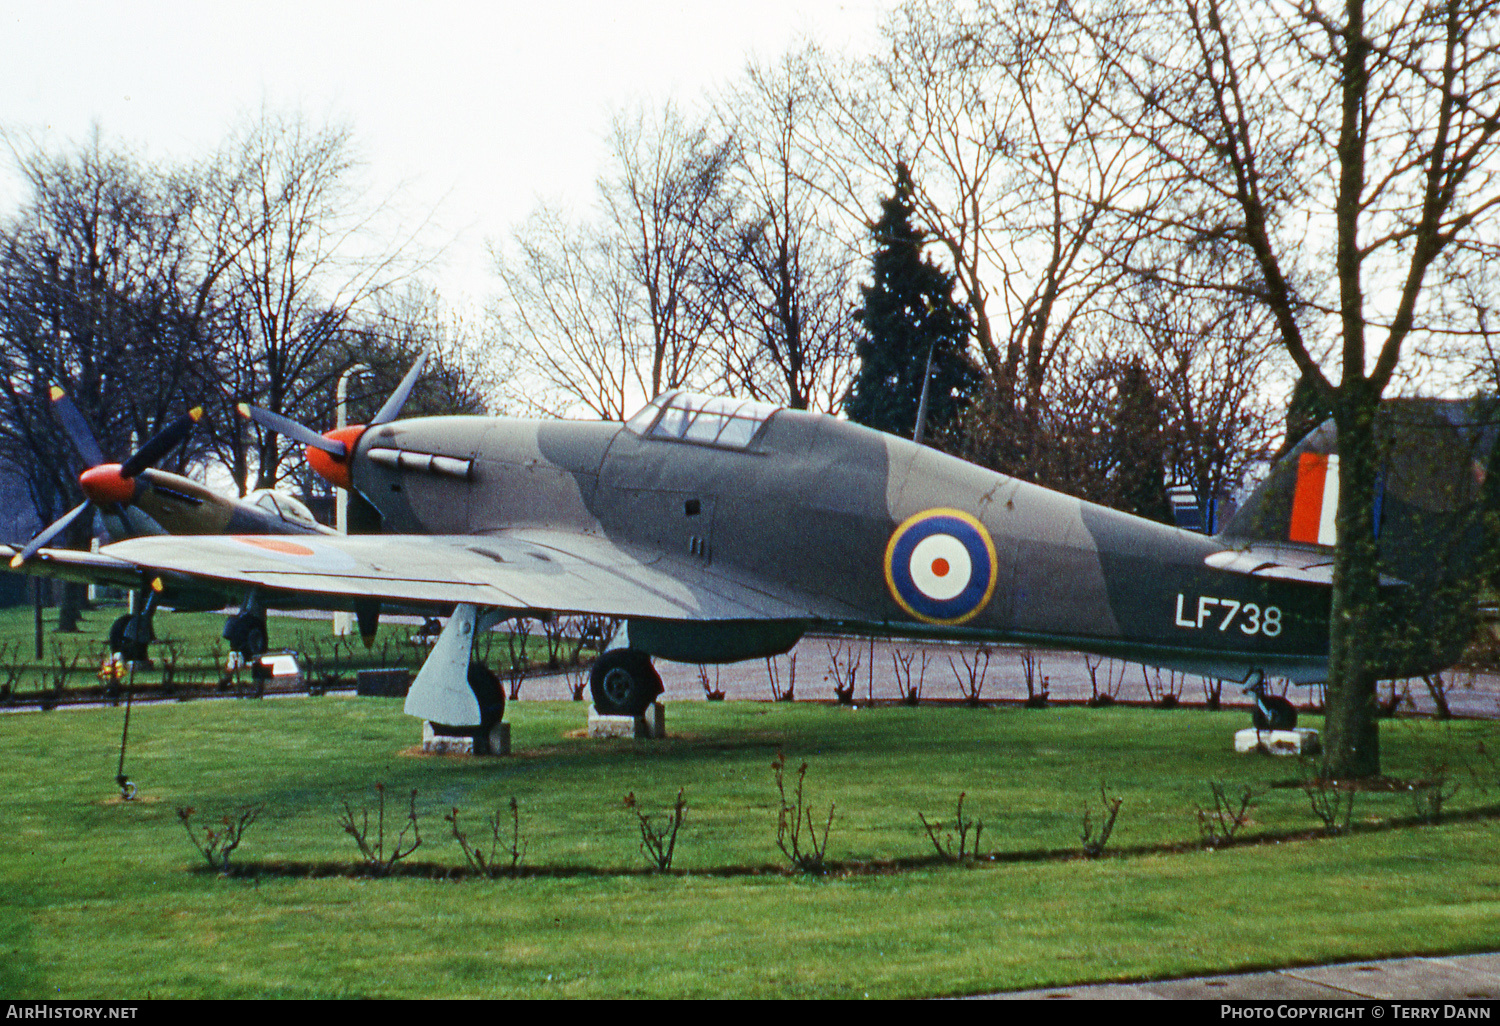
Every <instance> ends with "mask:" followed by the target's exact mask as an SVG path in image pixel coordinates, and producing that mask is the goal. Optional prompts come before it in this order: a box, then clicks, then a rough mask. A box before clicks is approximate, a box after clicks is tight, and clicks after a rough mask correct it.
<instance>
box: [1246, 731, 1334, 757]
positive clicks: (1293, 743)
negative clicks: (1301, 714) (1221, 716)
mask: <svg viewBox="0 0 1500 1026" xmlns="http://www.w3.org/2000/svg"><path fill="white" fill-rule="evenodd" d="M1234 750H1235V751H1236V752H1239V753H1241V754H1244V753H1246V752H1265V753H1267V754H1269V755H1317V754H1318V753H1319V752H1320V751H1322V750H1323V743H1322V741H1321V740H1319V738H1318V732H1317V731H1316V730H1313V729H1311V728H1310V727H1298V728H1297V729H1296V730H1256V729H1255V728H1254V727H1246V728H1245V729H1244V730H1238V731H1235V734H1234Z"/></svg>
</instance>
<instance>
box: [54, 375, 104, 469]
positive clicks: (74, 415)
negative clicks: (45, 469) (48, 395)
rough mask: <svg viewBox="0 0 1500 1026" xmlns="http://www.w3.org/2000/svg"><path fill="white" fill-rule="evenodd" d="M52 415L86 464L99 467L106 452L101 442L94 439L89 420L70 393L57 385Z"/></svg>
mask: <svg viewBox="0 0 1500 1026" xmlns="http://www.w3.org/2000/svg"><path fill="white" fill-rule="evenodd" d="M52 415H53V416H55V417H56V418H57V422H58V423H59V424H61V425H62V427H63V430H64V431H65V432H67V435H68V438H69V439H71V440H72V442H73V448H75V449H77V450H78V455H79V456H81V457H82V458H83V462H84V464H85V465H86V466H89V467H97V466H98V465H99V464H101V463H103V462H104V453H102V452H100V451H99V443H98V442H96V441H94V433H93V432H92V431H90V430H89V425H88V422H87V421H85V420H84V419H83V414H81V413H79V412H78V407H76V406H74V405H73V400H71V399H69V398H68V393H66V392H64V391H63V390H62V389H61V388H58V387H57V386H56V385H53V386H52Z"/></svg>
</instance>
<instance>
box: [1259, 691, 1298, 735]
mask: <svg viewBox="0 0 1500 1026" xmlns="http://www.w3.org/2000/svg"><path fill="white" fill-rule="evenodd" d="M1250 722H1252V723H1253V724H1255V729H1256V730H1292V729H1293V728H1295V727H1296V726H1297V707H1296V706H1295V705H1293V704H1292V703H1291V702H1289V701H1287V700H1286V699H1285V698H1282V697H1281V696H1280V695H1256V696H1255V708H1254V709H1252V710H1251V711H1250Z"/></svg>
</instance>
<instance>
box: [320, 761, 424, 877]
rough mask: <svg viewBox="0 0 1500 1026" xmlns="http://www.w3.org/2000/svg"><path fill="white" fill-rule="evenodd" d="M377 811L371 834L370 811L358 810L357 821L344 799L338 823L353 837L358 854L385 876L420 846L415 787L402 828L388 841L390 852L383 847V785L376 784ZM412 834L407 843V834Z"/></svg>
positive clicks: (369, 865)
mask: <svg viewBox="0 0 1500 1026" xmlns="http://www.w3.org/2000/svg"><path fill="white" fill-rule="evenodd" d="M375 794H376V813H375V834H374V837H373V838H372V837H371V835H370V810H369V809H361V810H360V812H359V819H358V821H357V822H356V820H355V815H354V810H353V809H352V808H350V807H349V803H348V802H347V801H345V802H344V815H343V816H342V818H340V819H339V826H341V827H343V828H344V833H346V834H348V835H349V836H350V837H352V838H354V843H355V844H356V845H358V846H359V853H360V855H361V856H362V857H363V858H364V860H365V865H366V866H368V867H369V868H370V869H371V870H372V871H373V872H374V874H375V875H376V876H385V875H387V874H388V873H390V871H391V870H392V869H393V868H394V867H395V865H396V863H397V862H400V861H401V860H402V859H404V858H406V857H407V856H408V855H410V854H411V853H412V852H414V851H416V850H417V849H418V848H420V847H421V846H422V830H421V828H420V827H419V826H418V824H417V789H416V788H412V791H411V797H410V801H409V803H408V806H407V814H406V823H405V825H403V826H402V827H401V832H400V833H399V834H397V835H396V839H395V841H394V842H393V843H392V844H391V849H390V851H389V852H387V851H386V847H385V785H384V784H376V785H375ZM408 832H410V833H411V835H412V838H411V840H410V841H409V842H408V841H407V839H406V835H407V833H408Z"/></svg>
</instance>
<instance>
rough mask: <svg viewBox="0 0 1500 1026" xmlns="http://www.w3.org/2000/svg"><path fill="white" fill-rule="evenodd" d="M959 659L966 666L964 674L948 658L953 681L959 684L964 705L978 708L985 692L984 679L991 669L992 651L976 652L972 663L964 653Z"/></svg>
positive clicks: (959, 655)
mask: <svg viewBox="0 0 1500 1026" xmlns="http://www.w3.org/2000/svg"><path fill="white" fill-rule="evenodd" d="M958 658H959V661H960V662H962V663H963V664H964V672H963V673H959V672H958V667H957V666H954V665H953V657H952V656H949V657H948V668H949V669H950V670H952V671H953V679H954V680H955V681H957V682H958V690H959V691H960V692H961V693H962V694H963V696H964V704H965V705H967V706H970V707H973V708H978V706H979V696H980V695H981V694H982V693H983V692H984V677H985V674H987V673H988V672H989V669H990V650H989V649H987V648H981V649H978V650H976V651H975V652H974V661H973V662H972V663H971V662H969V657H968V656H966V655H964V654H963V653H962V652H960V653H959V654H958Z"/></svg>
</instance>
